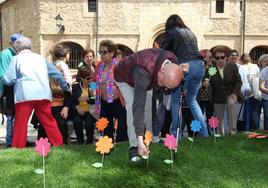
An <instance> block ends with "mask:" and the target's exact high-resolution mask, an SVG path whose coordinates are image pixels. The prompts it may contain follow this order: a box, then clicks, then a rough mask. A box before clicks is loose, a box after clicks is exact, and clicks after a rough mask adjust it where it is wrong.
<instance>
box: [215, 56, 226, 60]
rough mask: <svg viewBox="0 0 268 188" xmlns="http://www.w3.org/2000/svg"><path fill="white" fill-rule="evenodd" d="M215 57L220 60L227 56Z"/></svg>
mask: <svg viewBox="0 0 268 188" xmlns="http://www.w3.org/2000/svg"><path fill="white" fill-rule="evenodd" d="M215 59H217V60H219V59H225V56H219V57H215Z"/></svg>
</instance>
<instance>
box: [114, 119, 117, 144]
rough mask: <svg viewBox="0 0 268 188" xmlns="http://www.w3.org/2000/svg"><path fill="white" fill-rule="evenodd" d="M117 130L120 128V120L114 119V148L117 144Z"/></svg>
mask: <svg viewBox="0 0 268 188" xmlns="http://www.w3.org/2000/svg"><path fill="white" fill-rule="evenodd" d="M117 128H118V119H115V118H114V146H115V144H116V136H117V134H116V133H117Z"/></svg>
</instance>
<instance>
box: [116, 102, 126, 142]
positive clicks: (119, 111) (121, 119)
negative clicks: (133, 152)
mask: <svg viewBox="0 0 268 188" xmlns="http://www.w3.org/2000/svg"><path fill="white" fill-rule="evenodd" d="M114 109H115V110H114V115H115V118H116V119H117V120H118V127H117V133H116V134H117V135H116V141H117V142H123V141H126V140H128V138H127V122H126V109H125V108H124V107H123V106H122V105H121V103H120V100H115V101H114Z"/></svg>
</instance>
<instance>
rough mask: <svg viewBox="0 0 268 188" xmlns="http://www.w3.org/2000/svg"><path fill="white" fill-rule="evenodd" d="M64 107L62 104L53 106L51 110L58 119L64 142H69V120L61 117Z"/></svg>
mask: <svg viewBox="0 0 268 188" xmlns="http://www.w3.org/2000/svg"><path fill="white" fill-rule="evenodd" d="M62 108H63V107H62V106H56V107H52V108H51V111H52V115H53V116H54V118H55V119H56V121H57V124H58V128H59V130H60V133H61V135H62V138H63V143H64V144H68V125H67V120H66V119H64V118H63V117H61V114H60V113H61V110H62Z"/></svg>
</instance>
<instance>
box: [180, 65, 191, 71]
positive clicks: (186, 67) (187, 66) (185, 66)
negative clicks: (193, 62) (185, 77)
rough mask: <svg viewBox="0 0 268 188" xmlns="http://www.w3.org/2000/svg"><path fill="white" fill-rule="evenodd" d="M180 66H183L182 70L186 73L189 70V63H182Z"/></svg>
mask: <svg viewBox="0 0 268 188" xmlns="http://www.w3.org/2000/svg"><path fill="white" fill-rule="evenodd" d="M180 66H181V68H182V71H183V72H184V73H187V72H189V63H182V64H180Z"/></svg>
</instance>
